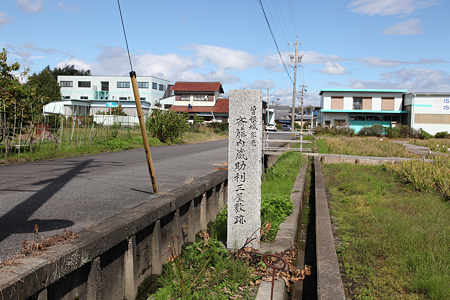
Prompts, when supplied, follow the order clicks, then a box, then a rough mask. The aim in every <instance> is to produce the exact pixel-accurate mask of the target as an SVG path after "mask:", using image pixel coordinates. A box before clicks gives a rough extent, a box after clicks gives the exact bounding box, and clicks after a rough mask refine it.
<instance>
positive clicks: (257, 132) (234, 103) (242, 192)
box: [227, 90, 262, 248]
mask: <svg viewBox="0 0 450 300" xmlns="http://www.w3.org/2000/svg"><path fill="white" fill-rule="evenodd" d="M261 153H262V92H261V91H260V90H230V95H229V140H228V224H227V247H228V248H241V247H242V246H244V244H245V242H246V240H247V239H248V238H250V237H251V236H252V234H253V233H254V232H255V231H256V233H255V235H254V236H253V237H256V239H255V240H254V241H253V242H252V243H251V244H249V245H248V246H252V247H254V248H259V239H260V232H259V228H260V227H261V170H262V169H261V168H262V165H261V164H262V162H261Z"/></svg>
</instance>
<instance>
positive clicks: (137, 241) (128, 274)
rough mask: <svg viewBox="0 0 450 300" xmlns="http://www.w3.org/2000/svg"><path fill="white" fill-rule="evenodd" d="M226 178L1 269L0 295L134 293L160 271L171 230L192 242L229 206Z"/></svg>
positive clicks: (216, 177) (199, 183) (221, 175)
mask: <svg viewBox="0 0 450 300" xmlns="http://www.w3.org/2000/svg"><path fill="white" fill-rule="evenodd" d="M227 178H228V171H227V170H219V171H216V172H215V173H213V174H210V175H208V176H205V177H203V178H201V179H199V180H196V181H195V182H193V183H192V184H190V185H188V186H184V187H182V188H179V189H177V190H174V191H172V192H171V193H169V194H166V195H162V196H160V197H158V198H155V199H153V200H152V201H149V202H147V203H144V204H141V205H139V206H137V207H135V208H134V209H131V210H128V211H126V212H123V213H121V214H119V215H117V216H114V217H112V218H110V219H108V220H107V221H105V222H103V223H101V224H99V225H97V226H95V227H93V228H90V229H86V230H84V231H82V232H80V233H79V238H77V239H76V240H75V242H73V243H71V244H65V245H59V246H55V247H52V248H51V251H47V252H46V253H45V254H44V255H43V256H41V257H31V258H27V259H24V260H22V264H21V265H19V266H11V267H9V268H8V270H5V269H4V270H2V272H0V287H1V288H0V295H1V299H2V300H7V299H42V300H44V299H45V300H51V299H108V300H110V299H111V300H114V299H120V300H123V299H125V298H126V299H135V297H136V294H137V289H138V287H139V286H140V285H141V284H142V283H143V282H144V281H145V280H146V279H147V278H148V277H149V276H150V275H152V274H160V273H161V270H162V265H163V263H164V262H165V261H166V260H167V259H168V254H167V252H166V251H165V250H166V247H167V246H168V245H171V244H172V240H171V238H172V236H174V235H179V236H180V237H181V244H184V243H186V242H193V241H194V240H195V235H196V234H197V233H198V232H199V231H201V230H204V229H206V228H207V224H208V223H209V222H211V221H213V220H214V219H215V218H216V216H217V214H218V212H219V211H220V209H221V208H222V207H225V205H226V201H227V200H226V199H227V184H228V181H227Z"/></svg>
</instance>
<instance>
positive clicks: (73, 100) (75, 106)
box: [44, 76, 170, 116]
mask: <svg viewBox="0 0 450 300" xmlns="http://www.w3.org/2000/svg"><path fill="white" fill-rule="evenodd" d="M58 83H59V85H60V86H61V95H62V101H61V103H59V105H58V102H59V101H58V102H56V104H53V106H50V107H47V109H46V111H44V112H46V113H52V112H53V111H54V112H55V113H61V114H64V115H66V116H72V115H75V114H77V115H87V114H89V115H96V114H97V113H98V112H101V111H104V112H106V111H108V107H107V106H106V103H107V102H114V103H115V104H117V105H121V106H122V107H123V110H124V112H125V113H126V114H127V115H129V116H137V112H136V105H135V102H134V93H133V88H132V86H131V78H130V77H129V76H58ZM169 83H170V81H168V80H165V79H160V78H157V77H154V76H140V77H137V84H138V88H139V96H140V99H141V103H142V108H143V110H144V112H145V111H148V110H149V109H151V108H152V107H154V106H155V104H156V103H158V101H159V99H161V98H163V96H164V93H165V91H166V89H167V86H168V85H169ZM55 106H56V107H55ZM61 107H64V109H63V110H62V111H61Z"/></svg>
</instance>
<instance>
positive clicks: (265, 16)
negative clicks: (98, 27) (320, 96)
mask: <svg viewBox="0 0 450 300" xmlns="http://www.w3.org/2000/svg"><path fill="white" fill-rule="evenodd" d="M117 1H119V0H117ZM258 1H259V3H260V4H261V8H262V11H263V14H264V18H266V22H267V26H269V30H270V34H271V35H272V38H273V41H274V42H275V46H276V47H277V50H278V55H280V58H281V62H282V63H283V66H284V69H285V70H286V73H287V74H288V75H289V79H290V80H291V82H292V83H294V81H293V80H292V77H291V74H289V71H288V69H287V67H286V64H285V63H284V60H283V57H282V56H281V53H280V49H279V48H278V44H277V41H276V40H275V36H274V35H273V32H272V28H270V24H269V20H268V19H267V15H266V12H265V11H264V7H263V4H262V1H261V0H258Z"/></svg>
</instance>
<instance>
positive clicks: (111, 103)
mask: <svg viewBox="0 0 450 300" xmlns="http://www.w3.org/2000/svg"><path fill="white" fill-rule="evenodd" d="M105 105H106V107H117V103H115V102H106V104H105Z"/></svg>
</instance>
